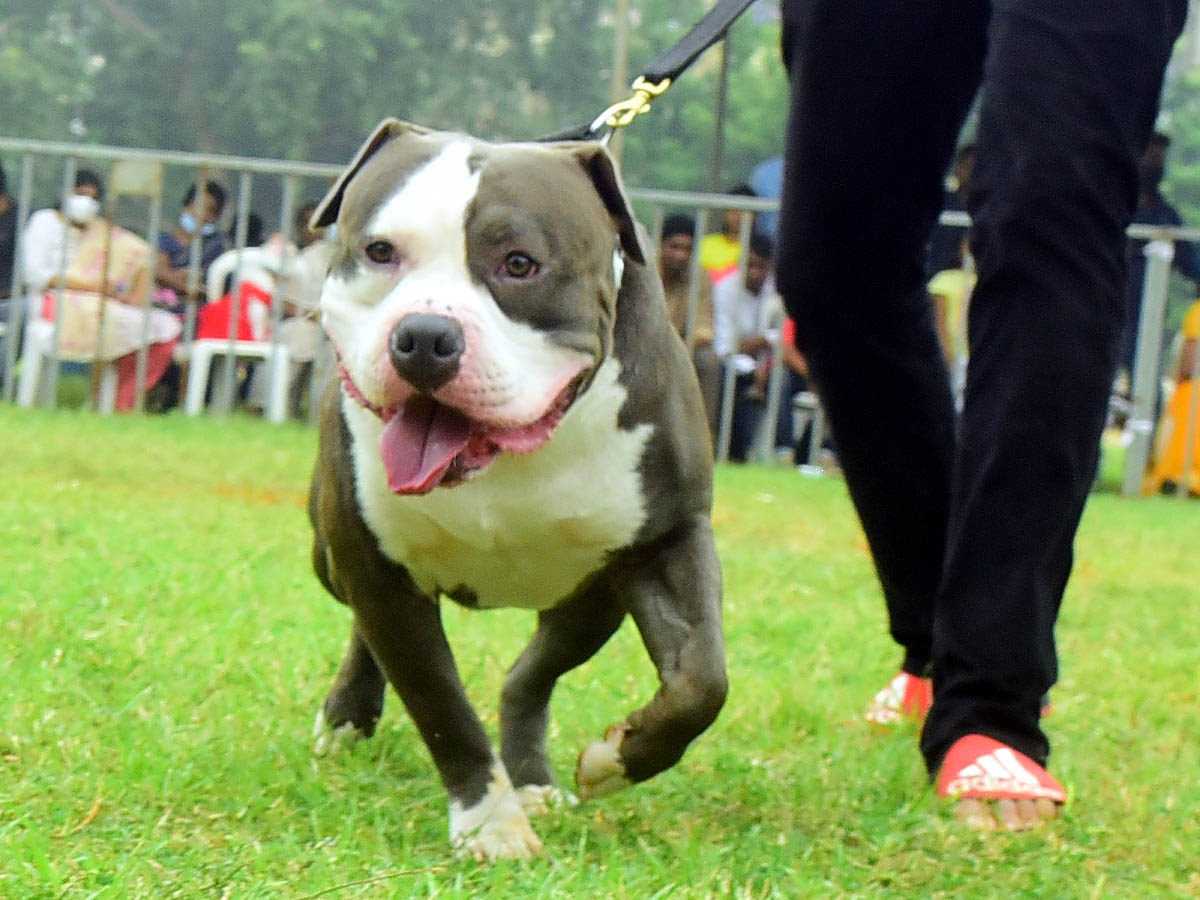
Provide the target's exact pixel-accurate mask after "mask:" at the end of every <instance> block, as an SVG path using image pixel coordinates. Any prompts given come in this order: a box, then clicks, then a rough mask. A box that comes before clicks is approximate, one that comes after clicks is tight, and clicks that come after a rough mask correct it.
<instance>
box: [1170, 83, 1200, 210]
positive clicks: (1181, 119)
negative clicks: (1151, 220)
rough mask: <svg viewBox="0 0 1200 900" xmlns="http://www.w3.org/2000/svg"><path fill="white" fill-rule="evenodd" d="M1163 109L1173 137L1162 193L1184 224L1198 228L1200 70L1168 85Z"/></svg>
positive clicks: (1199, 208) (1199, 195) (1199, 205)
mask: <svg viewBox="0 0 1200 900" xmlns="http://www.w3.org/2000/svg"><path fill="white" fill-rule="evenodd" d="M1163 109H1164V111H1165V112H1166V113H1167V121H1168V122H1169V125H1168V127H1167V129H1166V130H1167V132H1168V133H1169V134H1170V135H1171V138H1172V145H1171V154H1170V156H1169V157H1168V159H1167V170H1166V177H1165V178H1164V181H1163V193H1164V195H1165V196H1166V197H1168V198H1169V199H1170V200H1171V202H1172V203H1174V204H1175V206H1176V207H1177V208H1178V210H1179V213H1180V215H1182V216H1183V220H1184V221H1185V222H1187V223H1188V224H1190V225H1200V69H1193V70H1191V71H1190V72H1187V73H1186V74H1184V75H1183V76H1182V77H1180V78H1178V79H1177V80H1175V81H1174V82H1172V83H1170V84H1168V86H1167V90H1166V92H1165V94H1164V97H1163Z"/></svg>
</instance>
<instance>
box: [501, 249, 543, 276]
mask: <svg viewBox="0 0 1200 900" xmlns="http://www.w3.org/2000/svg"><path fill="white" fill-rule="evenodd" d="M537 270H538V264H537V262H536V261H535V260H534V259H533V258H532V257H530V256H526V255H525V254H524V253H521V252H520V251H517V252H514V253H510V254H508V256H506V257H504V274H505V275H507V276H508V277H509V278H528V277H529V276H530V275H534V274H536V273H537Z"/></svg>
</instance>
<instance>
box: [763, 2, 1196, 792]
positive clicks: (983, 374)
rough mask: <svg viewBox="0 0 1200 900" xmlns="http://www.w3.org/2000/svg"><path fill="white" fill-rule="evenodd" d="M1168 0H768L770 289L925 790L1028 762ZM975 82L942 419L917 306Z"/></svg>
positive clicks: (1039, 740)
mask: <svg viewBox="0 0 1200 900" xmlns="http://www.w3.org/2000/svg"><path fill="white" fill-rule="evenodd" d="M1185 13H1186V0H1057V2H1055V0H995V2H992V3H987V2H982V0H893V2H887V0H876V2H870V0H785V3H784V58H785V62H786V63H787V65H788V71H789V77H790V85H791V96H792V100H791V104H792V105H791V111H790V118H789V122H788V145H787V154H786V161H785V167H784V188H783V198H782V202H783V212H782V217H781V222H780V229H781V230H780V240H779V253H778V260H777V281H778V284H779V287H780V290H781V292H782V294H783V297H784V301H785V304H786V306H787V308H788V312H789V313H790V314H791V315H792V316H793V317H794V318H795V320H796V325H797V328H796V331H797V334H798V335H799V336H800V344H801V349H802V350H803V351H804V353H805V354H806V355H807V356H808V359H809V363H810V365H811V367H812V372H813V376H814V379H815V381H816V384H817V387H818V390H819V392H820V394H821V397H822V401H823V403H824V405H825V409H826V412H827V413H828V416H829V420H830V424H831V428H832V431H833V435H834V437H835V439H836V441H837V445H838V456H839V461H840V463H841V465H842V468H843V471H844V473H845V477H846V482H847V485H848V487H849V490H850V494H851V497H852V499H853V501H854V504H855V507H856V509H857V511H858V514H859V516H860V518H861V519H862V523H863V527H864V530H865V531H866V534H867V538H868V541H869V543H870V546H871V551H872V554H873V557H874V561H875V565H876V569H877V571H878V574H879V579H880V582H881V585H882V588H883V592H884V596H885V599H886V601H887V606H888V612H889V616H890V624H891V633H892V635H893V636H894V638H895V639H896V641H897V642H898V643H900V644H901V645H902V647H903V648H904V651H905V662H904V665H905V668H906V669H908V670H910V671H920V670H922V669H924V668H926V667H928V666H930V665H932V672H933V679H934V697H935V701H934V706H933V709H932V710H931V711H930V715H929V718H928V719H927V721H926V724H925V728H924V731H923V733H922V736H921V749H922V752H923V753H924V755H925V759H926V763H927V765H928V766H929V769H930V771H931V772H933V771H936V769H937V767H938V766H939V765H940V763H941V759H942V757H943V756H944V755H945V753H946V751H947V750H948V749H949V747H950V745H951V744H952V743H953V742H954V741H955V740H956V739H957V738H959V737H961V736H963V735H965V734H970V733H983V734H987V735H990V736H991V737H994V738H996V739H997V740H1001V741H1003V742H1005V743H1007V744H1009V745H1011V746H1013V747H1015V748H1016V749H1018V750H1020V751H1022V752H1024V753H1026V754H1027V755H1029V756H1030V757H1032V758H1033V759H1035V760H1037V761H1038V762H1040V763H1042V764H1045V760H1046V758H1047V756H1048V754H1049V743H1048V742H1047V740H1046V737H1045V735H1044V734H1043V733H1042V731H1041V729H1040V727H1039V706H1040V700H1041V698H1042V696H1043V694H1044V693H1045V692H1046V691H1047V690H1048V689H1049V688H1050V686H1051V685H1052V684H1053V683H1054V681H1055V680H1056V677H1057V659H1056V653H1055V645H1054V623H1055V619H1056V617H1057V615H1058V610H1059V604H1060V602H1061V599H1062V594H1063V590H1064V587H1065V586H1066V583H1067V578H1068V574H1069V572H1070V569H1071V563H1072V546H1073V541H1074V535H1075V531H1076V528H1077V526H1078V523H1079V518H1080V515H1081V513H1082V510H1083V505H1084V501H1085V499H1086V497H1087V493H1088V490H1089V487H1090V485H1091V484H1092V480H1093V476H1094V474H1095V468H1096V463H1097V457H1098V446H1099V438H1100V433H1101V430H1102V428H1103V423H1104V419H1105V411H1106V406H1107V400H1108V394H1109V388H1110V384H1111V380H1112V376H1113V374H1114V370H1115V367H1116V363H1117V357H1118V344H1119V338H1120V334H1121V323H1122V318H1123V299H1122V289H1123V275H1124V268H1125V261H1124V247H1125V243H1124V238H1123V231H1124V228H1125V227H1126V226H1127V224H1128V222H1129V220H1130V218H1131V216H1132V214H1133V210H1134V207H1135V202H1136V191H1137V175H1136V162H1137V159H1138V157H1139V156H1140V154H1141V151H1142V149H1143V147H1144V144H1145V142H1146V139H1147V137H1148V136H1149V133H1150V129H1151V127H1152V125H1153V122H1154V118H1155V115H1156V111H1157V108H1158V100H1159V94H1160V91H1161V86H1162V73H1163V69H1164V66H1165V63H1166V60H1167V57H1168V55H1169V52H1170V48H1171V45H1172V42H1173V41H1174V39H1175V38H1176V36H1177V35H1178V34H1179V32H1180V30H1181V28H1182V25H1183V19H1184V16H1185ZM977 90H978V94H979V98H980V103H979V119H978V129H977V135H976V143H977V147H978V157H977V163H976V167H975V173H974V177H973V180H972V187H971V196H970V201H969V211H970V213H971V216H972V221H973V228H972V244H973V252H974V255H975V260H976V265H977V269H978V273H979V282H978V286H977V288H976V290H975V293H974V295H973V298H972V301H971V306H970V311H969V317H968V339H969V346H970V363H969V369H968V375H967V385H966V393H965V398H964V406H963V409H962V412H961V416H959V417H958V418H956V415H955V410H954V405H953V402H952V397H951V392H950V386H949V382H948V376H947V372H946V369H945V367H944V365H943V362H942V356H941V352H940V350H939V347H938V341H937V337H936V335H935V332H934V328H933V321H932V310H931V304H930V300H929V298H928V296H927V294H926V292H925V288H924V271H923V261H924V249H925V245H926V242H927V240H928V236H929V232H930V230H931V227H932V225H933V223H934V221H935V220H936V217H937V215H938V212H939V205H940V202H941V198H942V177H943V173H944V172H945V171H946V169H947V167H948V165H949V163H950V159H951V156H952V153H953V150H954V146H955V143H956V140H957V137H958V134H959V131H960V127H961V125H962V123H963V120H964V118H965V116H966V114H967V112H968V110H969V108H970V107H971V104H972V101H973V99H974V98H975V96H976V93H977Z"/></svg>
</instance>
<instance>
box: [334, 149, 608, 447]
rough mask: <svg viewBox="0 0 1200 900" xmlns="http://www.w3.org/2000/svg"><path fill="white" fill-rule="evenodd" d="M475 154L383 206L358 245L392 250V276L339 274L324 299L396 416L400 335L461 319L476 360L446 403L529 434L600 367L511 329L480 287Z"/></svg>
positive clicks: (466, 152) (447, 155)
mask: <svg viewBox="0 0 1200 900" xmlns="http://www.w3.org/2000/svg"><path fill="white" fill-rule="evenodd" d="M471 152H472V145H471V144H470V143H469V142H467V141H460V142H455V143H452V144H449V145H447V146H446V147H445V149H443V150H442V151H441V152H440V153H439V154H438V155H437V156H435V157H434V158H433V159H432V160H430V161H429V162H427V163H425V164H424V165H423V166H422V167H420V168H419V169H417V170H416V171H415V172H414V173H413V174H412V175H411V176H410V177H409V178H408V179H407V180H406V181H405V182H404V183H403V185H401V186H400V188H399V189H397V191H396V192H395V193H394V194H393V195H392V196H391V197H389V198H388V199H387V200H385V201H384V202H383V203H382V204H381V205H380V206H379V208H378V210H377V211H376V212H375V214H374V215H373V216H372V217H371V218H370V220H369V221H368V222H367V224H366V226H365V227H364V229H363V232H362V233H361V234H358V235H355V236H354V238H353V239H354V241H355V242H356V245H357V246H358V247H359V248H360V250H361V248H362V247H365V246H366V245H367V244H368V243H370V242H371V241H374V240H386V241H388V242H390V243H392V244H393V245H394V246H395V247H396V248H397V250H398V251H399V254H400V258H401V262H400V263H399V265H398V266H397V267H396V268H394V269H390V268H386V267H382V266H377V265H374V264H372V263H370V262H368V261H367V260H366V259H365V257H363V258H361V260H360V264H359V266H358V268H357V269H356V270H355V271H354V272H353V273H352V274H351V275H349V276H346V275H344V274H341V273H339V272H337V271H336V270H335V271H334V272H333V273H332V274H331V275H330V278H329V279H328V281H327V282H326V285H325V289H324V292H323V293H322V296H321V307H322V312H323V322H324V325H325V328H326V331H327V332H328V333H329V336H330V338H331V339H332V341H333V343H334V346H335V347H337V349H338V352H339V354H340V355H341V359H342V364H343V365H344V366H345V368H346V371H347V374H348V375H349V376H350V378H351V379H352V380H353V382H354V384H355V386H356V387H357V388H358V390H359V391H360V392H361V393H362V394H363V396H364V397H365V399H366V400H368V401H369V402H371V403H373V404H374V405H376V406H378V407H382V408H385V409H386V408H391V407H395V406H396V405H397V404H399V403H403V401H404V400H405V399H407V397H408V396H409V395H410V394H411V389H410V388H409V387H408V386H407V385H406V384H404V382H403V381H401V379H400V378H399V376H398V375H397V374H396V372H395V370H394V368H393V366H392V364H391V360H390V357H389V355H388V350H387V346H388V335H389V334H390V332H391V331H392V329H393V328H394V327H395V326H396V324H397V323H398V322H399V321H400V320H401V319H402V318H404V316H406V315H408V314H410V313H433V314H436V315H442V316H447V317H448V318H451V319H454V320H455V321H457V322H458V323H459V324H460V325H461V327H462V330H463V336H464V338H465V341H466V351H465V352H464V354H463V357H462V360H461V363H460V370H459V373H458V374H457V375H456V376H455V377H454V378H453V379H452V380H451V381H450V382H448V383H447V384H446V385H445V386H443V387H442V388H440V389H439V390H438V391H437V393H436V395H435V396H436V398H437V399H438V400H439V401H440V402H442V403H445V404H447V405H449V406H452V407H455V408H456V409H459V410H460V411H461V412H463V413H465V414H466V415H467V416H469V417H470V418H472V419H476V420H479V421H483V422H486V423H488V424H492V425H497V426H502V427H513V426H519V425H525V424H528V423H531V422H534V421H536V420H538V419H539V418H541V417H542V415H544V414H545V412H546V411H547V409H548V408H549V407H550V405H551V404H552V403H553V402H554V400H555V398H556V397H557V396H558V395H559V394H560V393H561V392H562V390H563V389H564V388H565V387H566V386H567V385H568V384H569V383H570V382H571V380H572V379H573V378H574V377H575V376H576V375H578V374H579V372H581V371H582V370H583V369H584V368H585V367H586V366H587V365H588V364H589V363H591V360H590V358H588V357H587V356H586V355H585V354H582V353H579V352H578V351H572V350H567V349H565V348H562V347H559V346H556V345H555V344H553V343H552V342H551V341H550V340H549V339H548V338H547V336H546V335H545V334H543V333H541V332H539V331H537V330H536V329H534V328H532V327H531V326H529V325H527V324H525V323H522V322H518V321H514V320H512V319H510V318H509V317H508V316H506V315H505V314H504V312H503V311H502V310H501V309H500V308H499V306H497V304H496V302H495V300H494V299H493V298H492V295H491V293H490V292H489V291H488V290H487V288H485V287H484V286H483V285H481V284H479V283H476V282H475V281H474V280H473V279H472V276H471V272H470V268H469V266H468V263H467V247H466V232H465V225H466V218H467V212H468V209H469V207H470V205H471V203H472V201H473V200H474V199H475V196H476V194H477V192H478V189H479V182H480V178H481V177H482V175H481V172H480V171H475V172H472V171H471V170H470V166H469V158H470V155H471ZM514 249H519V248H514Z"/></svg>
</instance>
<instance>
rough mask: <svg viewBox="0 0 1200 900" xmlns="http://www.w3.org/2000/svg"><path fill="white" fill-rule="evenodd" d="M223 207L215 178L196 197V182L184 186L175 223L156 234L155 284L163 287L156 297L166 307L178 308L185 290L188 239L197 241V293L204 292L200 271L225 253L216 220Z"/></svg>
mask: <svg viewBox="0 0 1200 900" xmlns="http://www.w3.org/2000/svg"><path fill="white" fill-rule="evenodd" d="M224 209H225V189H224V188H223V187H221V185H220V184H218V183H217V182H215V181H206V182H205V183H204V192H203V194H202V195H201V196H200V198H199V200H197V197H196V185H195V184H191V185H189V186H188V189H187V191H186V192H185V193H184V195H183V204H182V210H181V211H180V214H179V222H178V224H176V225H174V226H172V227H171V228H169V229H167V230H165V231H163V232H162V233H161V234H160V235H159V236H158V251H159V257H158V283H159V285H161V286H162V287H163V288H164V293H161V294H160V295H159V297H158V298H157V299H158V300H159V302H161V303H163V304H164V305H166V306H170V307H172V308H175V309H176V310H178V309H179V307H180V305H181V303H180V301H182V300H183V299H185V297H186V294H187V289H188V265H189V263H190V260H191V248H192V241H194V240H196V239H197V238H198V239H199V240H200V283H199V284H198V285H197V287H196V291H197V294H198V295H202V294H203V291H204V274H205V272H206V271H207V270H208V267H209V265H211V264H212V261H213V260H214V259H216V258H217V257H218V256H220V255H221V254H222V253H224V252H225V249H226V247H227V244H226V241H225V236H224V235H223V234H221V231H220V229H219V228H218V227H217V220H218V219H219V218H220V217H221V212H222V211H223V210H224Z"/></svg>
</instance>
